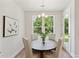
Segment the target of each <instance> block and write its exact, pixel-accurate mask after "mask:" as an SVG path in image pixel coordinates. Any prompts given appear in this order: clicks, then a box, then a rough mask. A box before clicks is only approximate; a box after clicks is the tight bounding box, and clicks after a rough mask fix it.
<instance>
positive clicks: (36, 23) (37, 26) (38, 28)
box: [33, 16, 53, 35]
mask: <svg viewBox="0 0 79 59" xmlns="http://www.w3.org/2000/svg"><path fill="white" fill-rule="evenodd" d="M43 22H44V23H43ZM42 24H43V25H44V28H42V26H43V25H42ZM42 30H45V35H48V34H49V33H50V32H52V33H53V16H47V17H44V18H42V17H38V16H35V17H34V20H33V32H34V33H37V34H39V35H41V33H42Z"/></svg>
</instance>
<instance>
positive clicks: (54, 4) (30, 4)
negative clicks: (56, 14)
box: [15, 0, 70, 11]
mask: <svg viewBox="0 0 79 59" xmlns="http://www.w3.org/2000/svg"><path fill="white" fill-rule="evenodd" d="M15 1H16V3H17V4H18V5H20V6H21V7H22V8H23V9H24V10H25V11H60V10H63V9H64V8H65V7H66V6H67V5H68V4H69V2H70V0H44V5H45V7H44V9H43V8H42V7H41V5H42V4H43V0H15Z"/></svg>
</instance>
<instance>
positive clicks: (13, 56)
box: [11, 48, 23, 58]
mask: <svg viewBox="0 0 79 59" xmlns="http://www.w3.org/2000/svg"><path fill="white" fill-rule="evenodd" d="M22 50H23V48H21V49H19V50H18V51H17V52H16V53H15V54H13V55H12V56H11V58H15V57H16V55H18V54H19V53H20V52H21V51H22Z"/></svg>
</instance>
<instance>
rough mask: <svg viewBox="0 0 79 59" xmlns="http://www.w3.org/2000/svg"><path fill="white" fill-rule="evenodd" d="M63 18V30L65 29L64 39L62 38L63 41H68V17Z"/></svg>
mask: <svg viewBox="0 0 79 59" xmlns="http://www.w3.org/2000/svg"><path fill="white" fill-rule="evenodd" d="M64 20H65V22H64V23H65V24H64V30H65V36H64V39H65V40H64V41H65V42H68V41H69V37H68V30H69V29H68V28H69V24H68V20H69V19H68V18H65V19H64Z"/></svg>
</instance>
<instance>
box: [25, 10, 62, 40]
mask: <svg viewBox="0 0 79 59" xmlns="http://www.w3.org/2000/svg"><path fill="white" fill-rule="evenodd" d="M44 13H45V14H46V15H53V16H54V18H55V19H54V22H55V25H54V27H55V28H54V32H55V34H56V39H58V38H59V37H60V36H62V33H63V31H62V30H63V29H62V11H59V12H44ZM34 15H41V12H34V11H25V24H26V26H25V28H26V29H25V30H26V36H27V37H29V39H30V36H31V34H32V16H34Z"/></svg>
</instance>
